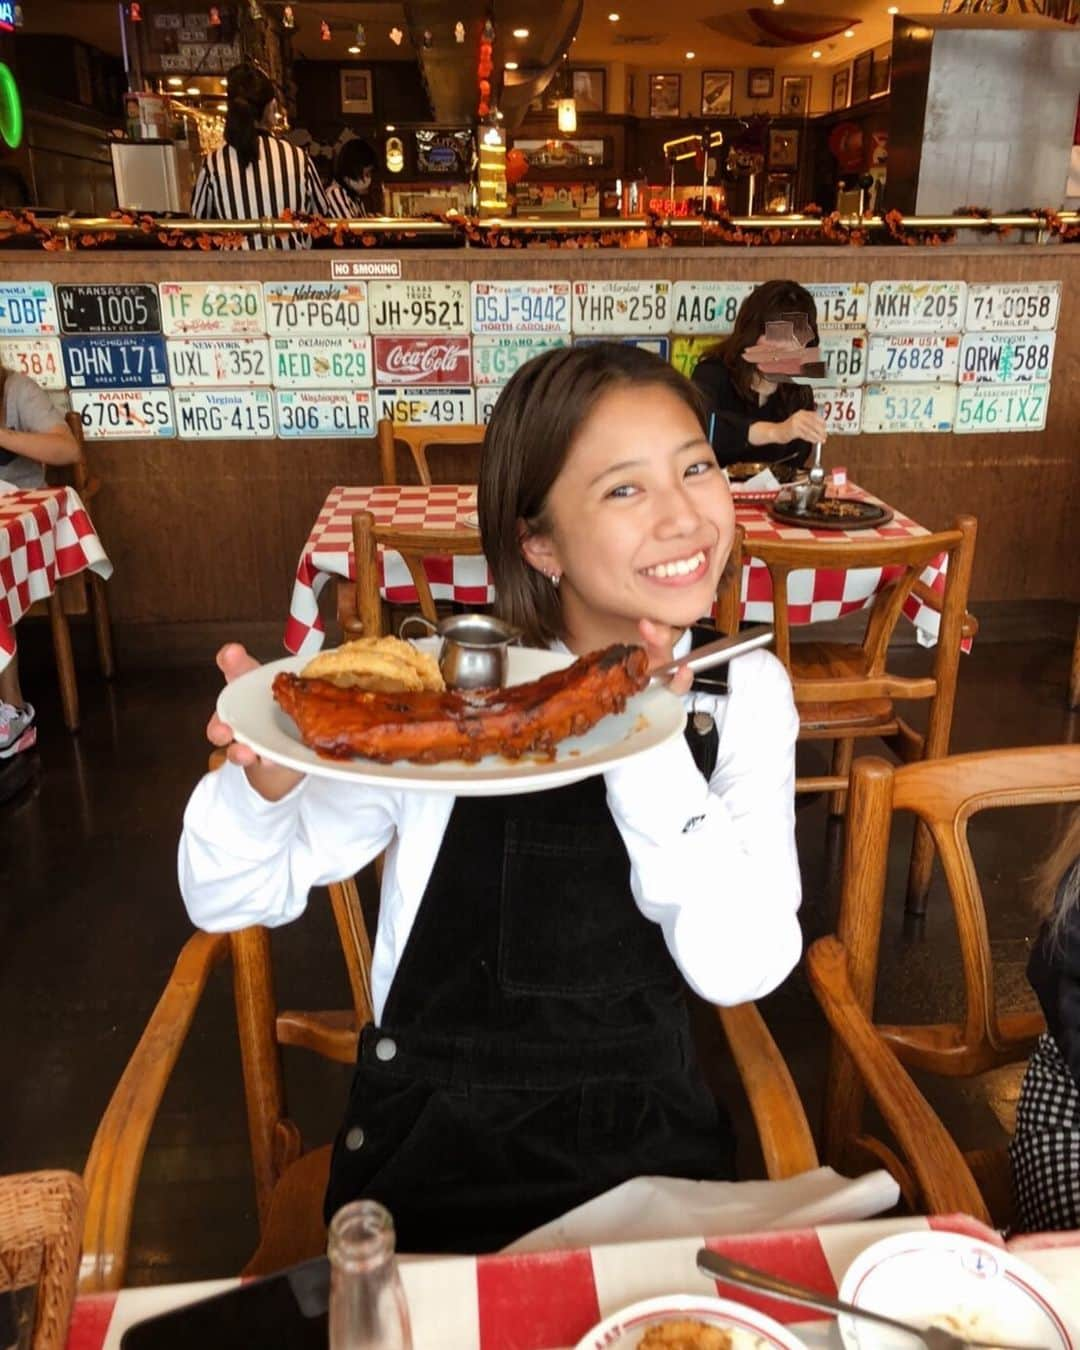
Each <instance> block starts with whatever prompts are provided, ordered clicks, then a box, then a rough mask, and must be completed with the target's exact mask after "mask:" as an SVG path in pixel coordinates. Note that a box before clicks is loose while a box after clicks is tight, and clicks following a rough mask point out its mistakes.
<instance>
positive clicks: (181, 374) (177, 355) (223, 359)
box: [168, 337, 270, 389]
mask: <svg viewBox="0 0 1080 1350" xmlns="http://www.w3.org/2000/svg"><path fill="white" fill-rule="evenodd" d="M168 347H169V369H170V370H171V371H172V382H173V386H174V388H177V389H208V388H210V387H211V386H213V385H218V384H239V385H256V384H269V383H270V351H269V343H268V342H267V340H266V338H251V337H234V338H171V339H170V340H169V343H168Z"/></svg>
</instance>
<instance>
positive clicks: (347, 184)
mask: <svg viewBox="0 0 1080 1350" xmlns="http://www.w3.org/2000/svg"><path fill="white" fill-rule="evenodd" d="M377 168H378V159H377V157H376V154H375V151H374V150H372V148H371V146H370V145H368V143H367V141H362V140H360V139H359V137H355V138H354V139H353V140H350V141H346V142H345V144H344V145H343V146H342V147H341V149H340V150H339V151H338V154H337V165H336V169H335V174H334V181H333V182H332V183H331V184H330V186H329V187H328V188H327V190H326V195H327V197H328V198H329V201H330V215H331V216H337V217H340V218H341V219H343V220H355V219H357V218H358V217H362V216H378V215H381V214H382V201H381V197H382V193H381V190H380V188H379V185H378V184H377V183H376V181H375V174H376V170H377Z"/></svg>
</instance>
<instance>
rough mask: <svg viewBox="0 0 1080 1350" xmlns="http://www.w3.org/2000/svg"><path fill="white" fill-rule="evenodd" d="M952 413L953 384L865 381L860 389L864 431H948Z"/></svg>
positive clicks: (951, 425) (954, 389)
mask: <svg viewBox="0 0 1080 1350" xmlns="http://www.w3.org/2000/svg"><path fill="white" fill-rule="evenodd" d="M955 414H956V385H954V384H909V385H892V384H868V385H867V386H866V388H865V389H864V390H863V405H862V430H863V431H864V432H889V431H951V430H952V427H953V418H954V416H955Z"/></svg>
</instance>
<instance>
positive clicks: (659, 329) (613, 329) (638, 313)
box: [573, 281, 671, 335]
mask: <svg viewBox="0 0 1080 1350" xmlns="http://www.w3.org/2000/svg"><path fill="white" fill-rule="evenodd" d="M573 322H574V332H575V333H602V334H608V333H611V334H632V335H637V334H639V333H659V334H662V333H666V332H667V331H668V329H669V328H670V327H671V282H670V281H575V282H574V320H573Z"/></svg>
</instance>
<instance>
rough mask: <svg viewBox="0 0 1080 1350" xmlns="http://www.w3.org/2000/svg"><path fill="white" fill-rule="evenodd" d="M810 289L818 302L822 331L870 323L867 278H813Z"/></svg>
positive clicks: (860, 326)
mask: <svg viewBox="0 0 1080 1350" xmlns="http://www.w3.org/2000/svg"><path fill="white" fill-rule="evenodd" d="M806 289H807V290H808V291H809V292H810V294H811V295H812V296H813V297H814V303H815V305H816V306H817V321H818V329H819V331H820V330H821V329H824V328H865V327H866V312H867V308H868V305H869V300H870V288H869V286H867V284H866V282H865V281H813V282H809V283H808V284H807V287H806Z"/></svg>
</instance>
